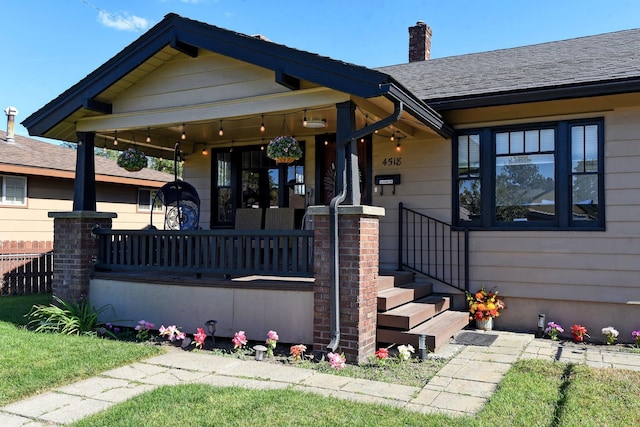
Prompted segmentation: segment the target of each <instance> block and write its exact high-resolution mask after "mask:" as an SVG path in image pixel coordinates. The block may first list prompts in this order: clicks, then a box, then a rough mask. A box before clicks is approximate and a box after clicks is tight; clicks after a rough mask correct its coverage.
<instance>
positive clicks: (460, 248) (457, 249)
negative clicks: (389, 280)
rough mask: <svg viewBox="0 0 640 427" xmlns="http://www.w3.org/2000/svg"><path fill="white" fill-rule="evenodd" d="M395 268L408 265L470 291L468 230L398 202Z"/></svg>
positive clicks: (414, 269)
mask: <svg viewBox="0 0 640 427" xmlns="http://www.w3.org/2000/svg"><path fill="white" fill-rule="evenodd" d="M398 212H399V215H398V217H399V221H398V227H399V229H398V236H399V237H398V239H399V241H398V270H403V269H404V268H407V269H409V270H413V271H416V272H418V273H421V274H424V275H426V276H428V277H432V278H434V279H436V280H438V281H440V282H442V283H445V284H447V285H449V286H453V287H455V288H457V289H460V290H463V291H468V290H469V230H468V229H466V228H464V229H454V228H453V227H452V226H451V225H450V224H447V223H445V222H442V221H440V220H437V219H434V218H431V217H429V216H427V215H424V214H422V213H420V212H417V211H414V210H411V209H408V208H405V207H404V205H403V204H402V203H400V205H399V209H398Z"/></svg>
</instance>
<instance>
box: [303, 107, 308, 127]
mask: <svg viewBox="0 0 640 427" xmlns="http://www.w3.org/2000/svg"><path fill="white" fill-rule="evenodd" d="M308 124H309V122H308V121H307V110H306V109H305V110H304V116H303V117H302V126H304V127H307V125H308Z"/></svg>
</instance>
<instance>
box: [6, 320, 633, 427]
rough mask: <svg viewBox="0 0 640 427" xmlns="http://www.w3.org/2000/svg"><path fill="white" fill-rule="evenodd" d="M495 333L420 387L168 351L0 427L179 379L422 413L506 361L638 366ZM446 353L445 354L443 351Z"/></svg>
mask: <svg viewBox="0 0 640 427" xmlns="http://www.w3.org/2000/svg"><path fill="white" fill-rule="evenodd" d="M485 333H491V334H496V335H498V337H497V338H496V340H495V341H494V342H493V344H491V345H490V346H488V347H484V346H463V345H459V344H455V345H453V344H452V345H450V346H445V349H444V350H443V353H442V354H437V353H436V354H431V355H430V357H434V358H437V357H446V358H449V360H448V361H447V363H446V364H445V365H444V366H443V367H442V368H441V369H440V371H439V372H438V373H437V374H436V375H435V376H434V377H433V378H432V379H431V380H430V381H429V382H428V383H427V384H426V385H425V386H424V387H408V386H402V385H396V384H388V383H381V382H376V381H367V380H362V379H354V378H349V377H342V376H335V375H329V374H323V373H319V372H316V371H313V370H308V369H300V368H297V367H293V366H284V365H282V366H280V365H274V364H271V363H264V362H256V361H253V360H241V359H236V358H230V357H223V356H214V355H208V354H205V353H194V352H188V351H182V350H180V349H177V350H176V351H170V352H169V353H167V354H164V355H161V356H156V357H153V358H151V359H147V360H145V361H143V362H138V363H133V364H131V365H128V366H123V367H121V368H117V369H112V370H110V371H107V372H104V373H102V374H101V375H98V376H96V377H92V378H89V379H86V380H82V381H78V382H76V383H74V384H69V385H66V386H63V387H59V388H57V389H55V390H52V391H49V392H46V393H42V394H40V395H38V396H33V397H30V398H27V399H24V400H22V401H19V402H14V403H11V404H9V405H6V406H4V407H0V426H2V427H5V426H6V427H13V426H20V427H25V426H30V427H41V426H42V427H44V426H58V425H65V424H69V423H72V422H74V421H77V420H79V419H81V418H83V417H86V416H89V415H91V414H94V413H97V412H99V411H102V410H104V409H106V408H108V407H110V406H111V405H113V404H115V403H118V402H122V401H125V400H127V399H130V398H132V397H134V396H137V395H139V394H141V393H145V392H147V391H150V390H153V389H154V388H156V387H158V386H162V385H175V384H186V383H199V384H209V385H213V386H220V387H229V386H237V387H246V388H251V389H261V390H271V389H282V388H288V387H291V388H293V389H294V390H299V391H301V392H312V393H316V394H320V395H323V396H331V397H335V398H339V399H346V400H351V401H355V402H365V403H378V404H379V403H382V404H386V405H391V406H395V407H403V408H405V409H407V410H411V411H415V412H420V413H425V414H433V413H439V414H445V415H449V416H464V415H473V414H476V413H477V412H478V411H480V410H481V409H482V408H483V407H484V405H485V404H486V402H487V401H488V399H489V397H490V396H491V394H492V393H493V392H495V390H496V388H497V387H498V384H499V383H500V381H502V378H504V375H505V374H506V373H507V371H508V370H509V369H510V368H511V366H512V365H513V363H515V362H516V361H517V360H519V359H541V360H548V361H557V362H562V363H574V364H586V365H589V366H594V367H602V368H616V369H629V370H634V371H639V372H640V354H639V353H622V352H615V351H611V350H610V349H608V348H606V347H603V348H598V347H590V346H584V347H580V346H574V345H566V346H565V345H562V344H561V343H559V342H553V341H550V340H548V339H546V340H545V339H534V337H533V335H531V334H517V333H510V332H496V331H491V332H485ZM443 354H445V355H446V356H443Z"/></svg>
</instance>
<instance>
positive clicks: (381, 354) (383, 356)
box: [376, 347, 389, 359]
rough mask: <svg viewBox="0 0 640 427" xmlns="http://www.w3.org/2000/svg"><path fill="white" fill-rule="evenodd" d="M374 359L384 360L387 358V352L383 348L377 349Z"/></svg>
mask: <svg viewBox="0 0 640 427" xmlns="http://www.w3.org/2000/svg"><path fill="white" fill-rule="evenodd" d="M376 357H377V358H378V359H386V358H387V357H389V350H387V349H386V348H384V347H382V348H379V349H378V351H376Z"/></svg>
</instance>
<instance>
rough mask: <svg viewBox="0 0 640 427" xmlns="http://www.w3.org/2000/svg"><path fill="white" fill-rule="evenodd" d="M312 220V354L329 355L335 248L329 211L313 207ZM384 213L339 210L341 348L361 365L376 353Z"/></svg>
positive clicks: (353, 208) (348, 208)
mask: <svg viewBox="0 0 640 427" xmlns="http://www.w3.org/2000/svg"><path fill="white" fill-rule="evenodd" d="M307 212H308V214H309V215H312V216H313V221H314V230H315V233H314V264H315V265H314V269H315V284H314V316H313V324H314V326H313V349H314V351H326V350H327V346H328V344H329V342H330V341H331V316H332V313H331V287H332V283H331V282H332V281H331V265H330V262H331V261H332V258H331V255H330V253H331V248H330V235H329V207H328V206H311V207H309V208H308V211H307ZM383 215H384V209H383V208H379V207H372V206H341V207H339V209H338V234H339V242H338V246H339V251H338V254H339V259H340V260H339V264H340V266H339V268H340V270H339V273H338V276H339V282H340V335H341V336H340V343H339V348H338V349H337V350H336V351H337V352H338V353H342V352H344V354H345V356H346V358H347V360H348V361H349V362H352V363H354V362H355V363H362V362H365V361H367V359H368V357H369V356H371V355H373V354H374V352H375V350H376V319H377V312H378V309H377V308H378V307H377V296H378V257H379V254H378V250H379V249H378V243H379V217H380V216H383Z"/></svg>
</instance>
